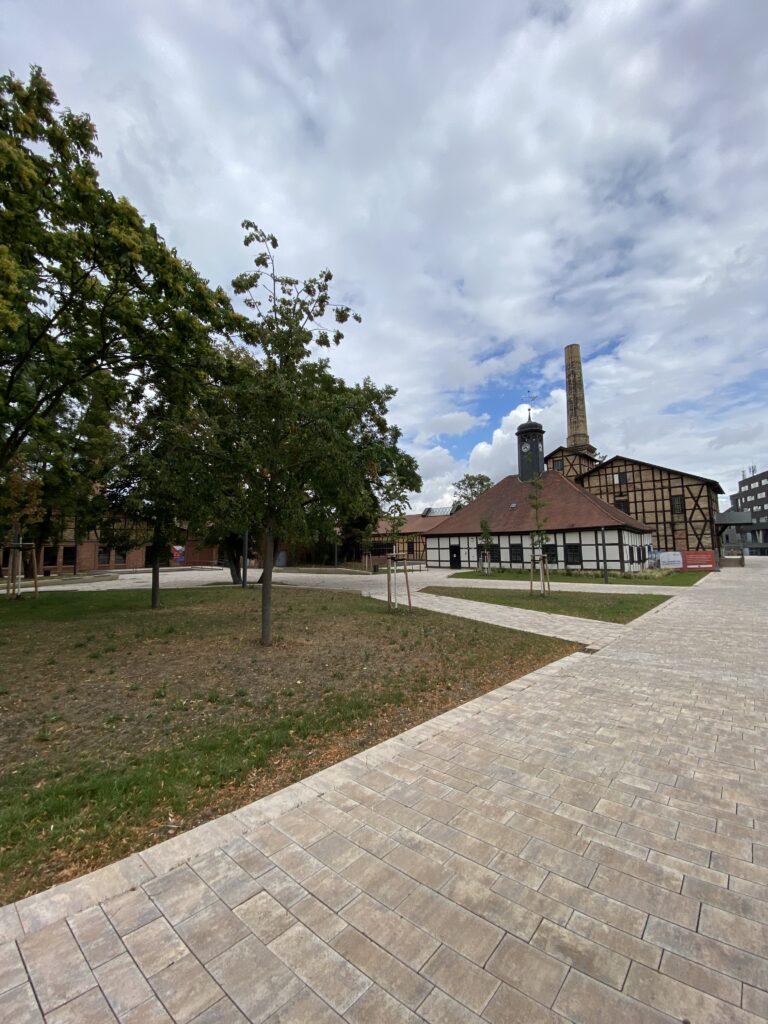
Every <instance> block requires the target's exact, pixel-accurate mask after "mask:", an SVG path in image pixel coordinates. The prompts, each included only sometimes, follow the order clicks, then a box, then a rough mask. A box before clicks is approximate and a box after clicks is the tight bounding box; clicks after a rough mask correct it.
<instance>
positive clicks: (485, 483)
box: [453, 473, 493, 505]
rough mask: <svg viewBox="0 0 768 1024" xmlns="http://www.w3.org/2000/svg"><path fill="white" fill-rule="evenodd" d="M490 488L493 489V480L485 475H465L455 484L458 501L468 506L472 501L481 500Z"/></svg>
mask: <svg viewBox="0 0 768 1024" xmlns="http://www.w3.org/2000/svg"><path fill="white" fill-rule="evenodd" d="M489 487H493V480H491V478H490V477H489V476H486V474H485V473H465V474H464V476H463V477H462V478H461V480H456V481H455V482H454V484H453V488H454V490H455V492H456V501H458V502H460V503H461V504H462V505H468V504H469V503H470V501H474V500H475V498H479V497H480V495H481V494H483V493H484V492H485V491H487V490H488V488H489Z"/></svg>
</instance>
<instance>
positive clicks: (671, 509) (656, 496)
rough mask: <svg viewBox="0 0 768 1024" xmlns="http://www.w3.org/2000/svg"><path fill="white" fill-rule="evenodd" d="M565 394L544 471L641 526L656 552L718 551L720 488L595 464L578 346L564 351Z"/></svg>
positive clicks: (655, 470) (646, 466)
mask: <svg viewBox="0 0 768 1024" xmlns="http://www.w3.org/2000/svg"><path fill="white" fill-rule="evenodd" d="M565 389H566V407H567V410H568V437H567V443H566V445H565V446H561V447H560V448H556V449H555V450H554V451H552V452H550V453H549V455H547V457H546V460H545V461H546V466H547V469H548V470H549V471H550V472H555V473H562V474H563V475H564V476H566V477H568V478H569V479H571V480H573V481H575V482H576V483H578V484H580V485H581V486H582V487H584V489H585V490H587V491H589V492H590V494H594V495H596V496H597V497H599V498H601V499H602V500H603V501H606V502H608V503H609V504H610V505H613V506H615V507H616V508H618V509H619V510H620V511H622V512H624V513H626V514H627V515H629V516H631V517H632V518H634V519H637V520H640V521H641V522H643V523H645V524H646V525H647V526H648V527H650V529H651V534H652V545H653V547H654V549H655V550H656V551H680V552H682V551H718V550H719V548H720V535H719V532H718V525H717V516H718V512H719V505H718V495H719V494H722V493H723V489H722V487H721V486H720V484H719V483H717V481H716V480H710V479H708V478H706V477H702V476H696V475H695V474H693V473H686V472H684V471H682V470H677V469H669V468H667V467H666V466H657V465H654V464H653V463H650V462H643V461H642V460H640V459H632V458H628V457H627V456H625V455H616V456H614V457H613V458H611V459H607V460H605V459H600V458H598V455H597V449H596V448H594V447H593V445H592V444H590V440H589V433H588V430H587V413H586V404H585V400H584V383H583V379H582V372H581V353H580V349H579V346H578V345H567V346H566V349H565ZM766 508H768V505H766Z"/></svg>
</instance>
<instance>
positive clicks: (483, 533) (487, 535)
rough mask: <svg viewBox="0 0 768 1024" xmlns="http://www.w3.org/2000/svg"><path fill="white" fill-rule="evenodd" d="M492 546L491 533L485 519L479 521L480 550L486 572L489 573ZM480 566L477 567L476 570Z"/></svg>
mask: <svg viewBox="0 0 768 1024" xmlns="http://www.w3.org/2000/svg"><path fill="white" fill-rule="evenodd" d="M492 544H493V534H492V533H491V526H490V523H489V522H488V520H487V519H481V520H480V550H481V551H482V552H483V555H484V556H485V559H484V560H485V565H486V567H487V571H488V572H490V566H491V545H492ZM479 568H480V566H479V565H478V569H479Z"/></svg>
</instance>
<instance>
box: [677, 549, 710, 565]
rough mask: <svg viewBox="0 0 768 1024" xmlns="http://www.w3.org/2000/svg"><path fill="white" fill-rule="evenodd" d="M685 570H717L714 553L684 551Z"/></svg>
mask: <svg viewBox="0 0 768 1024" xmlns="http://www.w3.org/2000/svg"><path fill="white" fill-rule="evenodd" d="M683 568H684V569H715V568H716V566H715V552H714V551H684V552H683Z"/></svg>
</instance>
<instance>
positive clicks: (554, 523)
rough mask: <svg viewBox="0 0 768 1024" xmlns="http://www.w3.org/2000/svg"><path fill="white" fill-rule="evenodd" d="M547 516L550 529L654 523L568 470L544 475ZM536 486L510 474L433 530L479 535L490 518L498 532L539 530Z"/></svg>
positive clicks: (643, 528)
mask: <svg viewBox="0 0 768 1024" xmlns="http://www.w3.org/2000/svg"><path fill="white" fill-rule="evenodd" d="M541 482H542V493H541V497H542V501H543V502H544V503H545V504H544V507H543V509H542V517H543V518H544V519H545V522H544V529H546V530H578V529H579V528H582V529H590V528H593V527H599V526H626V527H628V528H630V529H632V530H640V531H642V532H643V533H650V531H651V527H650V526H646V524H645V523H641V522H639V521H638V520H637V519H633V518H632V517H631V516H628V515H627V514H626V513H625V512H620V511H619V509H617V508H615V507H614V506H613V505H609V504H608V502H607V501H603V500H602V499H601V498H597V497H595V495H594V494H590V493H589V491H586V490H584V488H583V487H581V486H580V485H579V484H575V483H573V482H572V481H571V480H569V479H568V478H567V477H564V476H563V475H562V473H553V472H550V473H544V475H543V476H542V477H541ZM532 493H533V492H532V490H531V485H530V483H528V482H523V481H521V480H520V478H519V477H517V476H505V477H504V479H503V480H500V481H499V482H498V483H497V484H495V485H494V486H493V487H490V488H489V489H488V490H487V491H484V492H483V494H481V495H480V497H479V498H475V500H474V501H472V502H470V503H469V505H467V506H466V507H465V508H462V509H459V511H458V512H454V513H453V515H452V516H451V517H450V519H448V520H447V521H444V522H442V523H440V524H439V525H437V526H434V527H433V528H432V529H431V530H429V531H427V532H428V535H429V536H432V535H435V534H451V533H452V534H462V533H469V534H477V533H480V520H481V519H487V520H488V525H489V527H490V529H491V532H492V533H530V532H531V531H532V530H535V529H536V522H535V518H534V511H533V509H532V508H531V505H530V501H529V499H530V497H531V494H532Z"/></svg>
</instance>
